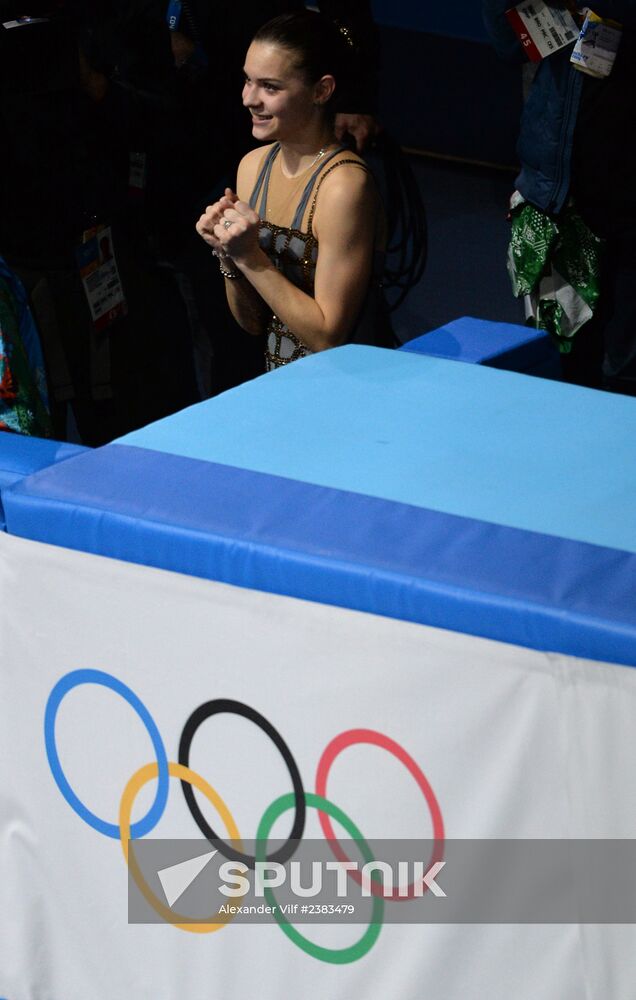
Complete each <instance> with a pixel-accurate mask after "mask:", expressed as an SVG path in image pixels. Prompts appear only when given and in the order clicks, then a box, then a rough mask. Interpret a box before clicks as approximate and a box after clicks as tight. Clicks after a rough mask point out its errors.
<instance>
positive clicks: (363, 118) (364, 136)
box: [336, 114, 381, 153]
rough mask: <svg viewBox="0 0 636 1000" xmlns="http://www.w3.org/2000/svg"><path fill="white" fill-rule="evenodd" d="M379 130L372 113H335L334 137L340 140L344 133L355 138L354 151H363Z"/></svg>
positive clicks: (379, 127)
mask: <svg viewBox="0 0 636 1000" xmlns="http://www.w3.org/2000/svg"><path fill="white" fill-rule="evenodd" d="M380 131H381V126H380V124H379V123H378V122H377V121H376V119H375V118H374V117H373V115H349V114H338V115H336V138H337V140H338V142H342V140H343V139H344V137H345V136H346V135H350V136H352V137H353V138H354V139H355V143H356V151H357V152H358V153H362V152H364V150H365V149H366V148H367V146H369V145H370V144H371V143H372V142H373V141H374V139H376V138H377V136H378V135H379V133H380Z"/></svg>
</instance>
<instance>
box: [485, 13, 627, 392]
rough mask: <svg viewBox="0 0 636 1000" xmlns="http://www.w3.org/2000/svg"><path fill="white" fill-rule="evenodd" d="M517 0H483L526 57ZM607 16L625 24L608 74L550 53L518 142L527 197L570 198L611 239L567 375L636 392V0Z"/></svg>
mask: <svg viewBox="0 0 636 1000" xmlns="http://www.w3.org/2000/svg"><path fill="white" fill-rule="evenodd" d="M509 6H510V3H509V0H482V9H483V12H484V20H485V23H486V26H487V28H488V29H489V31H490V34H491V37H492V39H493V42H494V44H495V46H496V47H497V49H498V51H499V52H500V53H501V54H502V55H504V56H506V57H508V58H519V59H520V58H522V48H521V45H520V43H519V41H518V40H517V38H516V35H515V34H514V32H513V31H512V28H511V27H510V25H509V24H508V23H507V20H506V17H505V13H504V12H505V10H506V8H508V7H509ZM593 9H594V11H595V13H596V14H598V15H599V16H600V17H606V18H612V19H614V20H616V21H618V22H620V23H621V24H622V25H623V34H622V38H621V41H620V45H619V49H618V53H617V57H616V62H615V64H614V67H613V69H612V72H611V74H610V76H609V77H607V78H605V79H602V80H601V79H595V78H593V77H590V76H587V75H585V74H583V73H581V72H580V71H578V70H577V69H575V68H574V67H573V66H572V65H571V64H570V55H571V50H572V46H569V47H568V48H565V49H563V50H561V51H559V52H556V53H555V54H554V55H552V56H549V57H547V58H546V59H544V60H543V61H542V62H541V64H540V66H539V69H538V71H537V74H536V77H535V79H534V82H533V85H532V88H531V91H530V94H529V97H528V100H527V102H526V105H525V108H524V112H523V117H522V121H521V130H520V137H519V143H518V146H517V149H518V152H519V157H520V160H521V172H520V174H519V176H518V177H517V180H516V185H517V188H518V190H519V191H520V192H521V194H522V195H523V196H524V198H525V199H526V200H527V201H529V202H531V203H532V204H533V205H535V206H536V207H537V208H539V209H541V210H542V211H544V212H546V213H548V214H550V215H555V216H558V215H559V214H560V213H561V212H562V210H563V208H564V207H565V205H566V203H567V201H568V199H569V198H572V199H573V201H574V204H575V206H576V208H577V210H578V212H579V213H580V215H581V216H582V218H583V220H584V221H585V222H586V224H587V225H588V226H589V228H590V229H591V230H592V231H593V232H594V233H595V235H597V236H599V237H603V238H604V239H605V240H606V250H605V260H604V262H603V266H602V272H601V286H600V288H601V293H600V299H599V302H598V306H597V310H596V313H595V315H594V317H593V318H592V319H591V320H590V321H589V322H588V323H586V324H585V325H584V326H583V327H582V328H581V329H580V330H579V331H578V333H577V334H576V336H575V339H574V341H573V345H572V352H571V353H570V354H569V355H568V356H566V358H565V360H564V374H565V377H566V378H567V379H568V380H569V381H572V382H577V383H579V384H582V385H589V386H593V387H599V386H603V387H605V388H609V389H614V390H617V391H620V392H626V393H629V394H636V280H635V279H636V258H635V256H634V245H635V239H636V190H635V186H634V183H633V154H632V152H631V140H632V136H633V134H634V130H635V127H636V0H596V2H595V3H594V4H593Z"/></svg>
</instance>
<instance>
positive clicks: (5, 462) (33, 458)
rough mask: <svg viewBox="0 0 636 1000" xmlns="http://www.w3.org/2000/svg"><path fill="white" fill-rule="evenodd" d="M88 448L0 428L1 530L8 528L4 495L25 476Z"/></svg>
mask: <svg viewBox="0 0 636 1000" xmlns="http://www.w3.org/2000/svg"><path fill="white" fill-rule="evenodd" d="M84 451H86V449H85V448H83V447H81V446H80V445H75V444H64V443H62V442H60V441H46V440H44V439H43V438H36V437H27V436H25V435H22V434H9V433H4V432H0V531H3V530H4V528H5V517H4V507H3V503H2V495H3V492H4V490H6V489H7V487H9V486H12V485H13V484H14V483H17V482H18V481H19V480H20V479H24V477H25V476H30V475H31V473H33V472H37V471H38V470H39V469H45V468H46V467H47V466H49V465H54V464H55V463H56V462H63V461H64V460H65V459H67V458H72V457H73V456H75V455H79V454H81V453H82V452H84Z"/></svg>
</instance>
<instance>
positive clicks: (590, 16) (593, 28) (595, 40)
mask: <svg viewBox="0 0 636 1000" xmlns="http://www.w3.org/2000/svg"><path fill="white" fill-rule="evenodd" d="M622 34H623V31H622V25H620V24H619V23H618V21H610V20H608V19H607V18H603V17H599V16H598V14H595V13H594V11H592V10H588V11H587V14H586V18H585V21H584V23H583V27H582V28H581V33H580V35H579V37H578V41H577V43H576V45H575V46H574V49H573V51H572V55H571V56H570V62H571V63H572V64H573V65H574V66H575V68H576V69H578V70H580V71H581V73H587V74H588V76H595V77H597V78H598V79H602V78H603V77H606V76H609V75H610V73H611V72H612V68H613V66H614V60H615V59H616V53H617V52H618V46H619V45H620V41H621V37H622Z"/></svg>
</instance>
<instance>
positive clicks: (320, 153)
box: [197, 11, 392, 369]
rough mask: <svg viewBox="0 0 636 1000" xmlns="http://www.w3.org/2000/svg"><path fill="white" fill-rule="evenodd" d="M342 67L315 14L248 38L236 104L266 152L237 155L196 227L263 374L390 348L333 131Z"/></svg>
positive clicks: (370, 187) (373, 194)
mask: <svg viewBox="0 0 636 1000" xmlns="http://www.w3.org/2000/svg"><path fill="white" fill-rule="evenodd" d="M350 62H351V60H350V53H349V52H348V49H347V42H346V40H345V38H344V37H343V35H341V34H340V32H339V31H338V29H337V28H335V27H334V26H333V25H332V24H331V22H330V21H328V20H326V19H324V18H323V17H322V16H321V15H320V14H315V13H312V12H310V11H304V12H302V13H298V14H290V15H285V16H283V17H279V18H276V19H275V20H273V21H270V22H269V23H268V24H266V25H265V26H264V27H263V28H261V29H260V30H259V31H258V32H257V34H256V36H255V37H254V40H253V42H252V44H251V45H250V48H249V50H248V53H247V57H246V60H245V85H244V88H243V104H244V106H245V107H246V108H247V110H248V111H249V113H250V115H251V120H252V134H253V135H254V138H255V139H258V140H259V141H260V142H265V143H267V144H268V145H267V146H266V148H265V149H264V150H263V149H262V148H261V147H259V148H257V149H255V150H252V152H251V153H248V154H247V156H245V157H244V158H243V160H242V161H241V163H240V165H239V170H238V179H237V192H236V193H235V192H234V191H232V190H230V189H229V188H228V189H226V192H225V196H224V197H223V198H222V199H221V200H220V201H218V202H216V203H215V204H214V205H210V206H209V207H208V208H207V209H206V211H205V213H204V214H203V215H202V216H201V218H200V219H199V222H198V223H197V230H198V232H199V234H200V235H201V236H202V237H203V239H204V240H205V241H206V242H207V243H208V245H209V246H210V247H211V248H212V250H213V252H214V253H215V254H216V255H217V256H218V258H219V262H220V265H221V271H222V273H223V274H224V275H225V277H226V279H227V280H226V289H227V296H228V302H229V304H230V308H231V310H232V312H233V314H234V316H235V317H236V319H237V321H238V322H239V323H240V325H241V326H242V327H243V328H244V329H245V330H247V331H248V332H250V333H254V334H260V333H262V332H263V331H267V353H266V366H267V368H268V369H271V368H275V367H278V366H280V365H283V364H286V363H288V362H289V361H293V360H296V359H297V358H300V357H304V356H305V355H307V354H311V353H313V352H315V351H321V350H326V349H327V348H329V347H335V346H338V345H339V344H344V343H350V342H353V341H355V342H357V343H370V344H379V345H381V346H391V344H392V335H391V330H390V325H389V321H388V314H387V310H386V308H385V307H384V304H383V298H382V293H381V288H380V281H379V275H380V272H381V267H382V258H383V243H384V219H383V214H382V208H381V205H380V201H379V197H378V193H377V190H376V187H375V183H374V181H373V178H372V177H371V175H370V173H369V171H368V169H367V167H366V165H365V163H364V161H363V160H362V159H361V158H360V157H359V156H357V155H356V154H355V153H352V152H350V151H349V150H348V149H347V148H346V147H343V146H341V145H339V144H338V142H337V140H336V137H335V132H334V117H335V111H334V106H335V96H336V94H337V92H338V90H339V88H342V87H343V85H344V83H345V82H346V76H347V66H348V64H349V63H350ZM235 279H243V280H235Z"/></svg>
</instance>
